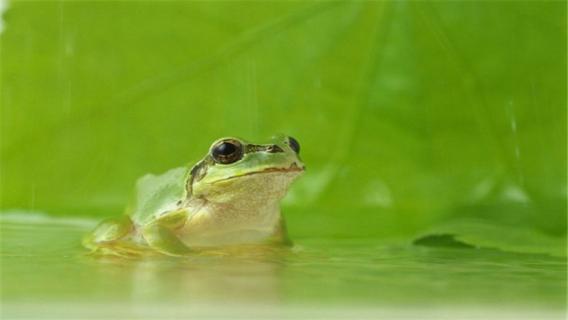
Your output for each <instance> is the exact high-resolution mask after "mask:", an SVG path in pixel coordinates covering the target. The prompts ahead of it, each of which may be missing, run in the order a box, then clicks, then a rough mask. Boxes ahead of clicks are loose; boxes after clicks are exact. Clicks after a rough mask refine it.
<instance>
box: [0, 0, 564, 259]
mask: <svg viewBox="0 0 568 320" xmlns="http://www.w3.org/2000/svg"><path fill="white" fill-rule="evenodd" d="M2 19H3V25H4V30H3V31H2V34H1V35H0V41H1V42H0V43H1V47H2V55H1V58H0V59H1V66H2V68H1V70H0V76H1V88H0V95H1V109H0V111H1V114H0V115H1V117H0V121H1V122H0V124H1V132H0V134H1V139H0V171H1V174H2V176H1V192H0V201H1V203H0V209H2V210H8V209H14V208H21V209H34V210H36V209H39V210H43V211H46V212H49V213H52V214H60V215H73V216H89V215H90V216H99V217H103V216H115V215H117V214H120V212H121V211H122V210H123V207H124V205H125V203H126V202H127V198H128V196H129V194H130V192H131V188H132V186H133V184H134V181H135V180H136V178H137V177H139V176H141V175H143V174H145V173H160V172H165V171H167V170H168V169H170V168H173V167H176V166H179V165H182V164H186V163H193V162H194V161H196V160H198V159H199V158H200V157H202V156H203V155H204V154H205V153H206V151H207V148H208V146H209V144H210V143H211V142H212V141H213V140H214V139H216V138H218V137H220V136H225V135H237V136H242V137H245V138H247V139H249V140H252V141H262V139H264V138H266V137H268V136H270V135H271V134H273V133H277V132H284V133H287V134H290V135H292V136H294V137H296V138H298V140H299V141H300V143H301V144H302V157H303V159H304V160H305V162H306V163H307V166H308V171H307V174H306V175H305V177H304V178H302V180H300V181H299V182H298V183H297V184H296V185H295V186H294V187H293V190H292V191H291V193H290V195H289V198H287V199H286V202H285V204H286V206H285V207H286V208H285V209H286V212H287V218H288V220H289V223H288V225H289V229H290V230H291V232H292V233H295V234H296V235H297V236H299V237H309V236H334V237H335V236H337V237H339V236H341V237H359V236H369V237H379V238H383V239H386V238H389V237H406V238H407V239H411V238H412V236H413V235H416V234H420V233H424V232H426V231H427V230H440V231H443V232H447V233H449V234H455V235H456V237H457V238H456V239H462V240H464V241H466V242H467V243H471V244H475V245H483V246H489V247H498V248H503V249H507V250H509V249H510V250H513V251H525V250H526V251H527V252H540V251H543V250H544V249H543V250H540V249H539V247H540V246H542V247H549V245H550V243H551V242H550V241H553V240H550V241H549V240H547V239H548V238H547V237H548V235H550V236H551V237H557V236H558V235H564V234H565V233H566V216H565V213H566V145H567V144H566V73H565V70H566V3H565V2H561V1H541V2H537V1H498V2H493V1H491V2H490V1H469V2H455V1H447V2H444V1H436V2H423V1H410V2H406V1H405V2H402V1H395V2H389V1H372V2H364V1H363V2H361V1H357V2H335V1H333V2H325V1H324V2H320V1H314V2H309V1H308V2H284V1H283V2H278V1H270V2H266V3H265V2H254V4H251V3H250V2H239V1H234V2H206V1H163V2H147V1H139V2H138V1H92V2H91V1H76V2H72V1H45V2H42V1H13V2H10V3H9V8H8V10H7V11H6V12H5V14H4V15H3V17H2ZM518 204H531V205H535V206H536V207H539V208H544V207H546V208H550V210H542V211H536V212H537V215H538V217H539V219H538V220H539V221H546V223H544V224H542V223H533V222H534V221H535V219H534V218H535V211H531V213H527V212H525V211H523V210H519V211H516V209H515V208H517V207H516V206H517V205H518ZM495 205H497V206H504V207H508V206H510V208H509V209H507V210H504V211H503V212H494V214H492V215H491V216H486V217H485V218H486V220H485V221H487V224H484V225H483V226H478V225H472V226H470V227H468V222H465V220H464V221H463V222H460V221H462V220H461V219H462V218H467V217H469V216H468V215H466V214H464V213H462V212H460V210H459V209H460V208H463V207H466V206H470V207H475V208H478V209H479V210H481V211H480V212H478V214H481V215H483V210H484V209H483V208H484V207H485V206H489V207H490V206H495ZM505 212H506V213H505ZM559 213H560V214H559ZM511 216H514V217H515V220H514V223H513V224H512V226H514V227H515V229H514V230H512V229H510V228H509V227H510V226H511V224H507V223H504V218H507V217H511ZM507 219H508V218H507ZM447 221H458V222H459V224H455V225H454V224H444V223H445V222H447ZM314 223H317V224H314ZM491 223H494V224H495V225H494V227H492V228H491V229H490V230H489V229H486V228H487V225H488V224H491ZM437 225H443V226H444V227H440V229H435V227H436V226H437ZM551 226H552V227H551ZM432 228H434V229H432ZM501 228H503V229H501ZM517 228H518V229H517ZM500 230H502V231H500ZM515 230H516V231H515ZM519 230H523V231H519ZM485 231H487V232H485ZM499 233H507V234H509V235H510V239H498V237H495V236H494V235H496V234H499ZM541 234H542V236H541ZM525 236H526V238H527V239H528V240H527V241H528V242H522V241H521V242H518V240H519V239H522V238H524V237H525ZM497 242H499V244H497ZM552 247H554V248H560V247H557V246H556V245H552ZM544 251H547V250H544ZM552 251H554V252H558V251H557V249H554V250H552ZM547 252H548V251H547Z"/></svg>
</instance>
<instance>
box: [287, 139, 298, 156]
mask: <svg viewBox="0 0 568 320" xmlns="http://www.w3.org/2000/svg"><path fill="white" fill-rule="evenodd" d="M288 145H289V146H290V148H292V150H294V152H296V153H297V154H300V143H299V142H298V140H296V139H294V138H292V137H288Z"/></svg>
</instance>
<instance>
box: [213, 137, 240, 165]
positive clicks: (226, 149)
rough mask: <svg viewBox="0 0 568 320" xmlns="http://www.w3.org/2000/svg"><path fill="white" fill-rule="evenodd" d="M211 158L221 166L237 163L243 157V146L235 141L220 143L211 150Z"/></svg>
mask: <svg viewBox="0 0 568 320" xmlns="http://www.w3.org/2000/svg"><path fill="white" fill-rule="evenodd" d="M211 157H213V160H215V162H217V163H221V164H230V163H233V162H237V161H239V160H241V158H242V157H243V145H242V144H241V143H240V142H239V141H238V140H234V139H230V140H223V141H220V142H219V143H217V144H216V145H214V146H213V148H211Z"/></svg>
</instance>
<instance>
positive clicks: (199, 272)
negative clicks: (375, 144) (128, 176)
mask: <svg viewBox="0 0 568 320" xmlns="http://www.w3.org/2000/svg"><path fill="white" fill-rule="evenodd" d="M89 228H90V224H89V223H78V222H77V221H71V220H65V219H58V220H46V221H41V222H37V221H35V222H30V221H18V220H14V219H12V220H4V221H3V222H2V228H1V231H2V233H1V239H2V246H1V253H0V254H1V259H2V260H1V267H2V268H1V275H2V292H1V293H2V296H1V298H2V300H1V301H2V317H3V318H38V317H40V318H57V319H60V318H117V317H126V318H176V317H179V318H185V317H193V316H203V317H217V316H220V317H227V316H232V317H243V318H246V317H249V316H258V317H269V318H287V317H292V318H317V317H321V318H329V317H331V316H334V317H353V316H357V317H361V318H365V317H378V316H384V317H398V316H403V317H404V316H408V317H413V318H416V317H420V318H440V317H444V316H445V317H448V318H456V317H468V318H470V317H482V318H485V317H494V318H539V319H542V318H551V319H555V318H558V319H562V318H563V317H564V308H565V301H566V293H565V290H566V263H565V261H564V259H563V258H557V257H551V256H547V255H533V254H517V253H507V252H502V251H498V250H489V249H475V248H472V247H467V246H455V247H432V246H424V245H411V244H405V243H400V244H385V243H384V241H381V240H379V239H296V245H295V247H294V248H293V249H291V250H276V249H275V250H270V251H266V250H263V251H260V250H251V251H247V252H240V253H231V254H228V253H226V252H225V253H223V252H215V253H209V254H196V255H193V256H189V257H184V258H171V257H158V256H155V257H146V258H137V259H124V258H117V257H93V256H89V255H86V254H85V250H84V249H83V248H82V247H81V246H80V238H81V237H82V235H83V234H84V233H85V232H87V230H88V229H89Z"/></svg>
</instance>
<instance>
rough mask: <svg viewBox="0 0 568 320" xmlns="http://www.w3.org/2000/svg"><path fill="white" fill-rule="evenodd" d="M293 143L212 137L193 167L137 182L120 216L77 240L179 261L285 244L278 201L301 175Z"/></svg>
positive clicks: (101, 249) (107, 250)
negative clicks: (223, 249)
mask: <svg viewBox="0 0 568 320" xmlns="http://www.w3.org/2000/svg"><path fill="white" fill-rule="evenodd" d="M304 171H305V165H304V163H303V162H302V160H301V159H300V144H299V142H298V141H297V140H296V139H295V138H293V137H291V136H287V135H282V134H280V135H276V136H273V137H272V138H271V139H270V140H269V141H268V143H265V144H254V143H250V142H248V141H246V140H244V139H240V138H237V137H224V138H220V139H217V140H215V141H214V142H213V143H212V144H211V146H210V148H209V150H208V152H207V154H206V155H205V156H204V157H203V158H202V159H201V160H199V161H197V162H196V163H195V164H193V165H187V166H181V167H178V168H174V169H170V170H168V171H166V172H165V173H162V174H159V175H155V174H147V175H144V176H142V177H141V178H139V179H138V180H137V182H136V185H135V190H134V193H133V198H132V200H131V201H130V203H129V204H128V205H127V206H126V209H125V211H124V214H123V215H122V216H121V217H118V218H111V219H107V220H104V221H102V222H101V223H99V224H98V225H97V226H96V227H95V228H94V230H93V231H92V232H91V233H89V234H87V235H86V236H85V237H84V239H83V245H84V246H85V247H86V248H87V249H89V250H90V252H91V253H101V254H114V255H137V254H143V253H158V254H164V255H169V256H184V255H187V254H191V253H192V252H199V251H200V250H205V249H207V248H219V247H227V246H238V245H259V244H260V245H267V244H268V245H282V246H290V245H291V243H292V242H291V240H290V238H289V236H288V232H287V229H286V223H285V221H284V217H283V215H282V213H281V209H280V202H281V200H282V199H283V198H284V196H285V195H286V194H287V192H288V190H289V188H290V186H291V184H292V183H293V182H294V181H295V180H296V179H297V178H298V177H299V176H301V175H302V174H303V172H304Z"/></svg>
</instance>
